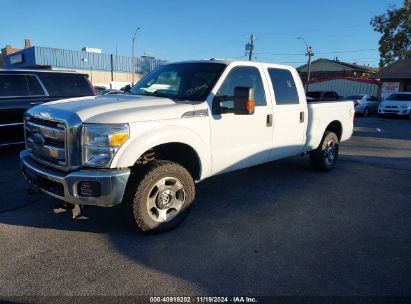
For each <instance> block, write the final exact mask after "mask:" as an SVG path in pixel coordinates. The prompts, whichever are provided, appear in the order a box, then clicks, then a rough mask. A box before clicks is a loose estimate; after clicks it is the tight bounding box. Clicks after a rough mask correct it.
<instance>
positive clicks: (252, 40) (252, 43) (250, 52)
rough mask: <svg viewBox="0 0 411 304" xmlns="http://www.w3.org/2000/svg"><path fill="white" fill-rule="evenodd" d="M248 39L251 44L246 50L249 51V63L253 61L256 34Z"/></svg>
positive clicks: (248, 44)
mask: <svg viewBox="0 0 411 304" xmlns="http://www.w3.org/2000/svg"><path fill="white" fill-rule="evenodd" d="M248 39H249V40H250V42H249V43H247V45H246V50H248V61H251V60H253V50H254V40H255V36H254V34H251V35H250V36H248Z"/></svg>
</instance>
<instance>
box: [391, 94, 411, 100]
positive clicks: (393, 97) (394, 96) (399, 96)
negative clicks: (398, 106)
mask: <svg viewBox="0 0 411 304" xmlns="http://www.w3.org/2000/svg"><path fill="white" fill-rule="evenodd" d="M387 99H389V100H397V101H411V94H391V95H390V96H388V98H387Z"/></svg>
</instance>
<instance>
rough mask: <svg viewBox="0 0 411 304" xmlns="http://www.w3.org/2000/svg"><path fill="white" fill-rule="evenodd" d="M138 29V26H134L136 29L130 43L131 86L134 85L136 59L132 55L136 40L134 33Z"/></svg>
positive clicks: (135, 33)
mask: <svg viewBox="0 0 411 304" xmlns="http://www.w3.org/2000/svg"><path fill="white" fill-rule="evenodd" d="M138 30H140V28H139V27H138V28H136V31H135V32H134V35H133V43H132V45H131V73H132V74H131V75H132V76H131V79H132V80H131V86H133V85H134V72H135V69H136V59H135V57H134V43H135V40H136V35H137V31H138Z"/></svg>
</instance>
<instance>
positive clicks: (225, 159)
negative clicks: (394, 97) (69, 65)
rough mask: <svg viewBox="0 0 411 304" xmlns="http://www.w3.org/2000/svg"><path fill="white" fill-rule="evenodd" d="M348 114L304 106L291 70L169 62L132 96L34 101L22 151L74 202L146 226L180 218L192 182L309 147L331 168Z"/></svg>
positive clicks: (30, 167)
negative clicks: (124, 209) (123, 210)
mask: <svg viewBox="0 0 411 304" xmlns="http://www.w3.org/2000/svg"><path fill="white" fill-rule="evenodd" d="M353 116H354V108H353V102H352V101H346V102H342V101H339V102H329V101H328V102H324V103H318V102H317V103H313V104H310V103H308V104H307V102H306V97H305V92H304V89H303V85H302V83H301V80H300V77H299V75H298V74H297V72H296V70H295V69H294V68H292V67H288V66H283V65H275V64H268V63H257V62H242V61H223V60H210V61H190V62H182V63H174V64H168V65H164V66H161V67H159V68H158V69H156V70H155V71H153V72H151V73H150V74H148V75H147V76H145V77H144V78H143V79H142V80H140V81H139V82H138V83H137V84H136V85H135V86H134V87H133V88H132V89H131V90H130V91H129V93H128V94H126V95H112V96H104V97H84V98H73V99H66V100H61V101H55V102H50V103H47V104H43V105H39V106H36V107H33V108H31V109H30V110H29V111H27V113H26V115H25V132H26V150H24V151H22V152H21V154H20V158H21V164H22V171H23V173H24V175H25V177H26V179H27V180H28V181H29V182H30V183H31V185H32V186H33V187H34V188H36V189H37V190H41V191H42V192H44V193H46V194H49V195H51V196H53V197H56V198H58V199H61V200H64V201H66V202H68V203H70V204H72V205H74V206H76V208H77V209H78V208H79V207H78V206H81V205H98V206H112V205H115V204H119V203H121V202H123V204H126V205H127V206H129V207H130V212H131V214H132V215H133V216H134V219H135V221H136V223H137V224H138V226H139V227H140V229H141V230H143V231H152V232H158V231H164V230H168V229H170V228H172V227H175V226H176V225H178V224H179V223H181V222H182V221H183V220H184V218H185V217H186V215H187V213H188V211H189V207H190V205H191V204H192V202H193V200H194V195H195V186H194V185H195V184H194V181H201V180H204V179H205V178H207V177H210V176H213V175H216V174H220V173H223V172H228V171H233V170H237V169H241V168H245V167H249V166H253V165H257V164H261V163H264V162H269V161H272V160H276V159H280V158H284V157H288V156H293V155H298V154H304V153H309V157H310V161H311V164H312V166H313V167H314V168H315V169H317V170H320V171H329V170H331V169H332V168H333V167H334V165H335V162H336V161H337V156H338V145H339V143H340V142H341V141H344V140H347V139H349V138H350V136H351V134H352V132H353ZM227 191H230V189H227Z"/></svg>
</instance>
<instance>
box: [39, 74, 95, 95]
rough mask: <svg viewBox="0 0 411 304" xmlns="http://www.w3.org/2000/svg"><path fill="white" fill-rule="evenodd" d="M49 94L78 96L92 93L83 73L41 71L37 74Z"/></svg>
mask: <svg viewBox="0 0 411 304" xmlns="http://www.w3.org/2000/svg"><path fill="white" fill-rule="evenodd" d="M38 76H39V77H40V79H41V80H42V81H43V84H44V85H45V86H46V89H47V91H48V92H49V94H50V96H57V97H80V96H91V95H94V92H93V89H92V88H91V87H90V85H89V83H88V81H87V78H86V77H85V76H84V75H76V74H57V73H55V74H54V73H42V74H39V75H38Z"/></svg>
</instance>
